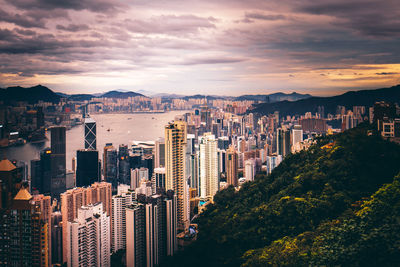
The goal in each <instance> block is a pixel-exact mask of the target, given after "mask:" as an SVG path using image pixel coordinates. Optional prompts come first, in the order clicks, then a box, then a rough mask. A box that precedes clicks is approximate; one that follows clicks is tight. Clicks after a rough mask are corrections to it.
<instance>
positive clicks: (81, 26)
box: [56, 24, 90, 32]
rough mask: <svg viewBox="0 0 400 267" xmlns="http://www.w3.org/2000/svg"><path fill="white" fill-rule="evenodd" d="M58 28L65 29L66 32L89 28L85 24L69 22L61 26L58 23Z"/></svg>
mask: <svg viewBox="0 0 400 267" xmlns="http://www.w3.org/2000/svg"><path fill="white" fill-rule="evenodd" d="M56 28H57V29H58V30H62V31H67V32H79V31H86V30H89V29H90V28H89V26H88V25H86V24H69V25H67V26H63V25H60V24H58V25H57V26H56Z"/></svg>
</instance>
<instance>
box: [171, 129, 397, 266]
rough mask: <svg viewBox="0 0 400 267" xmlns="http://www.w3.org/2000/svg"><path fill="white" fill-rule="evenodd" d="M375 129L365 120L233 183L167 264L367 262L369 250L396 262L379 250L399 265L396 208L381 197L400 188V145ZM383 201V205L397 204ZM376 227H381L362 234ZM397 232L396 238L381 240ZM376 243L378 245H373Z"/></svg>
mask: <svg viewBox="0 0 400 267" xmlns="http://www.w3.org/2000/svg"><path fill="white" fill-rule="evenodd" d="M368 130H369V125H363V126H360V127H358V128H356V129H352V130H349V131H346V132H345V133H343V134H339V135H336V136H330V137H326V138H322V139H320V140H318V143H317V144H316V145H314V146H313V147H311V148H310V149H309V150H308V151H303V152H301V153H298V154H295V155H291V156H288V157H287V158H286V159H285V160H284V161H283V162H282V163H281V164H280V165H279V167H277V168H276V169H275V170H274V171H273V173H272V174H271V175H269V176H266V175H259V176H258V177H257V178H256V181H254V182H252V183H246V184H244V186H243V187H242V189H241V190H240V191H239V192H236V191H235V190H234V189H233V188H232V187H230V188H228V189H226V190H223V191H221V192H219V193H218V194H217V195H216V196H215V204H214V205H212V206H210V207H209V208H207V210H206V211H205V212H204V213H203V214H202V215H201V216H200V217H199V220H198V223H199V231H200V232H199V236H198V240H197V241H196V242H195V243H194V244H193V245H192V246H190V247H187V248H186V249H185V251H184V252H182V253H180V254H178V255H177V256H175V257H174V258H172V259H171V261H169V262H168V263H167V264H168V265H173V266H187V264H188V263H189V262H190V264H191V266H221V265H229V266H240V265H242V264H243V265H245V266H266V265H269V264H270V265H275V266H284V265H287V266H302V265H309V264H312V265H327V266H331V265H357V264H359V265H363V262H362V260H361V259H359V257H361V256H362V255H367V256H370V257H373V258H374V259H375V260H376V262H374V261H368V258H367V261H368V263H371V264H372V265H375V264H373V263H377V264H378V263H382V262H390V261H388V260H387V259H386V261H383V259H381V258H378V257H377V256H372V255H375V254H373V253H372V252H371V251H373V250H374V249H376V248H378V247H379V248H380V249H381V250H385V253H381V254H380V255H381V257H391V259H390V260H391V261H393V262H396V261H397V258H396V257H398V256H399V255H400V251H399V249H398V244H399V241H397V240H400V239H399V238H397V237H398V236H399V235H400V232H399V231H398V230H399V227H398V226H395V224H394V223H393V220H395V219H394V218H396V217H395V214H396V213H395V211H390V212H389V211H388V210H387V209H385V210H380V207H381V206H379V205H378V204H376V203H378V202H374V200H375V199H376V198H377V197H376V196H377V195H379V194H380V193H379V192H382V190H383V191H387V188H389V187H390V186H392V187H396V186H398V183H399V182H398V181H397V180H396V181H395V182H393V179H394V177H395V176H396V175H397V174H398V173H399V171H400V164H399V163H400V147H399V146H398V145H396V144H394V143H390V142H387V141H384V140H382V139H381V138H380V137H379V136H377V135H373V136H368V135H367V131H368ZM392 182H393V184H392V185H390V186H385V185H384V184H388V183H392ZM382 186H384V187H383V188H384V189H382V190H381V191H378V193H377V194H376V195H374V196H373V197H372V198H371V195H373V194H374V193H375V192H376V191H377V190H379V188H381V187H382ZM392 191H394V193H396V192H398V190H397V191H396V190H394V189H393V190H392ZM392 191H390V192H392ZM394 193H393V194H394ZM379 196H381V195H379ZM370 199H371V200H370ZM381 199H383V200H382V201H383V202H384V204H382V207H383V206H385V205H386V206H385V207H387V206H388V205H389V207H390V206H391V205H392V203H391V202H390V203H389V200H387V201H388V202H387V203H385V201H386V199H385V198H383V197H382V198H381ZM397 199H400V194H398V195H397ZM362 201H366V202H365V203H364V204H362ZM382 201H381V202H382ZM396 203H397V202H396ZM370 210H371V212H370ZM374 212H375V213H374ZM374 214H375V215H374ZM377 214H379V215H377ZM373 216H375V217H373ZM373 218H381V221H379V223H378V221H373ZM386 219H387V220H386ZM360 220H364V221H363V222H364V224H360V223H359V222H360ZM396 222H397V221H396ZM362 227H365V228H363V229H362ZM380 227H381V228H380ZM368 229H373V230H374V231H375V232H374V233H371V234H369V233H368V235H362V234H363V233H364V232H363V231H368ZM391 231H394V232H395V234H393V235H392V236H391V237H393V238H397V240H396V242H394V241H393V240H392V239H390V238H387V239H385V238H381V237H383V236H385V235H387V234H388V233H390V232H391ZM381 235H382V236H381ZM362 238H365V240H364V239H362ZM369 240H370V241H371V242H375V243H374V244H368V243H369V242H368V241H369ZM377 240H379V242H380V243H376V242H377ZM396 253H397V254H396ZM353 263H354V264H353ZM379 265H382V264H379ZM389 265H390V264H389Z"/></svg>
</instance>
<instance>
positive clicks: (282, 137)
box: [276, 128, 291, 157]
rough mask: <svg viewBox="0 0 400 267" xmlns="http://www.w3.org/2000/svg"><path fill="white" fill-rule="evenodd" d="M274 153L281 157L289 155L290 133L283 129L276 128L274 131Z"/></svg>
mask: <svg viewBox="0 0 400 267" xmlns="http://www.w3.org/2000/svg"><path fill="white" fill-rule="evenodd" d="M276 153H277V154H278V155H282V157H285V156H287V155H288V154H290V153H291V150H290V132H289V131H288V130H286V129H285V128H278V129H277V131H276Z"/></svg>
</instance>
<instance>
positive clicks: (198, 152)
mask: <svg viewBox="0 0 400 267" xmlns="http://www.w3.org/2000/svg"><path fill="white" fill-rule="evenodd" d="M228 108H230V107H228ZM370 112H371V109H370ZM371 114H372V115H373V117H372V119H371V120H372V121H375V122H376V123H377V124H378V128H379V129H380V130H381V132H382V135H383V136H386V135H387V134H393V135H394V136H395V135H396V133H397V130H398V129H397V128H399V127H397V126H398V125H397V122H398V121H397V120H396V116H397V115H395V114H397V111H396V108H394V109H393V106H392V105H390V104H386V103H377V104H376V105H375V106H374V107H373V108H372V113H371ZM369 117H370V118H371V115H370V116H369ZM367 118H368V116H367V115H366V109H365V107H353V110H346V109H345V108H344V109H343V107H340V106H339V107H338V109H337V114H336V115H335V116H332V115H330V114H328V116H327V117H325V114H324V108H323V107H319V109H318V112H317V113H316V114H311V113H306V114H304V115H301V116H295V117H291V116H287V117H286V118H282V117H280V116H279V112H275V113H273V114H269V115H265V116H259V115H255V114H252V113H248V114H244V115H238V114H235V113H232V112H228V111H227V107H223V108H216V107H209V106H207V105H201V106H198V108H196V109H194V110H193V112H187V113H185V114H183V115H182V116H178V117H176V118H175V119H174V120H173V121H171V122H170V123H168V124H167V125H166V126H165V128H164V137H163V138H160V139H158V140H155V141H154V142H134V143H132V144H129V145H125V144H116V146H114V144H112V143H108V144H106V145H105V147H103V148H98V147H97V140H96V139H97V136H96V135H97V133H96V122H95V121H94V120H93V119H92V118H90V117H89V116H88V115H87V114H86V113H85V117H84V136H83V140H82V149H81V150H78V151H76V157H74V158H73V163H72V171H67V170H66V142H67V140H66V128H65V127H60V126H56V127H51V128H50V129H49V130H50V131H51V133H50V136H51V145H50V147H48V148H45V149H43V151H41V153H40V157H39V158H38V159H32V160H31V162H30V167H31V168H30V169H31V172H30V176H29V175H28V174H27V168H26V164H23V163H21V162H19V161H9V160H7V159H4V160H1V161H0V265H9V266H28V265H32V264H33V265H34V266H52V265H56V264H67V266H110V264H111V257H112V255H113V254H117V253H119V252H121V251H124V255H125V256H124V257H123V258H122V259H121V263H122V264H125V265H126V266H157V265H159V264H161V263H162V262H163V261H164V260H165V259H166V258H167V257H168V256H172V255H174V254H175V253H176V251H177V250H178V249H180V248H182V247H183V246H184V245H185V244H186V243H187V241H188V240H194V239H195V238H196V234H197V232H196V231H197V227H196V224H194V223H193V221H192V220H193V218H195V217H196V215H197V214H198V213H199V212H201V211H202V210H203V209H204V208H205V207H207V205H208V204H209V203H212V202H213V201H214V196H215V194H216V193H217V192H218V191H220V190H223V189H224V188H226V187H228V186H233V187H234V188H236V189H237V190H238V189H239V188H240V187H241V185H242V184H243V183H245V182H250V181H253V180H255V179H257V174H260V173H265V174H269V173H271V172H272V171H273V169H274V168H276V167H277V166H278V165H279V164H280V163H281V161H282V160H283V159H284V158H285V157H286V156H288V155H289V154H291V153H296V152H298V151H300V150H303V149H307V148H308V147H309V146H310V145H312V143H313V137H315V136H316V135H320V134H330V133H333V132H334V131H340V130H344V129H348V128H352V127H355V126H356V125H357V124H358V123H359V122H361V121H363V120H365V119H367ZM333 121H336V122H333ZM133 123H134V122H133ZM335 123H336V124H335ZM390 123H391V124H390ZM389 124H390V125H389ZM388 125H389V126H388ZM396 127H397V128H396ZM335 129H336V130H335ZM100 149H101V150H100Z"/></svg>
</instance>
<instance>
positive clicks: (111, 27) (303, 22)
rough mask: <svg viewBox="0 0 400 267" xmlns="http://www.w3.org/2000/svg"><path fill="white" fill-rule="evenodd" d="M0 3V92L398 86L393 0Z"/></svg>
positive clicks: (399, 11) (398, 27)
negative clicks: (24, 89) (40, 88)
mask: <svg viewBox="0 0 400 267" xmlns="http://www.w3.org/2000/svg"><path fill="white" fill-rule="evenodd" d="M0 3H1V7H0V60H1V62H2V65H1V68H0V87H8V86H16V85H20V86H25V87H28V86H33V85H36V84H42V85H44V86H47V87H49V88H51V89H52V90H54V91H56V92H61V93H68V94H76V93H89V94H93V93H100V92H106V91H110V90H115V89H116V88H121V89H124V90H129V91H134V92H137V91H142V90H144V91H149V92H152V93H154V94H156V93H159V94H160V93H172V94H182V95H194V94H207V95H232V96H238V95H243V94H270V93H275V92H284V93H291V92H294V91H295V92H297V93H302V94H304V93H309V94H312V95H316V96H328V95H337V94H341V93H344V92H346V91H349V90H361V89H375V88H382V87H390V86H393V85H396V84H400V63H399V61H400V46H399V43H400V38H399V37H400V16H399V15H400V8H399V5H398V3H397V2H396V1H395V0H388V1H384V2H382V3H379V5H378V4H377V3H376V2H375V1H371V0H353V1H345V0H335V1H333V0H328V1H323V2H319V3H315V2H314V1H311V0H304V1H291V0H283V1H279V3H276V2H275V1H261V0H251V1H246V2H243V1H237V0H233V1H218V2H216V1H209V0H203V1H196V0H190V1H184V2H181V1H175V0H173V1H168V2H159V1H146V2H143V1H132V2H131V1H129V3H128V1H123V0H121V1H112V0H99V1H97V0H96V1H95V0H81V1H57V2H53V1H48V0H0Z"/></svg>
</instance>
